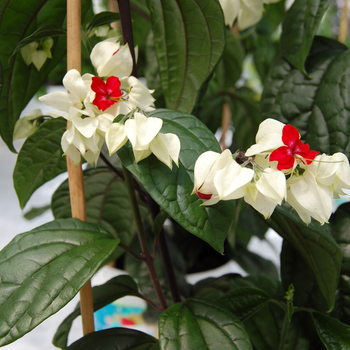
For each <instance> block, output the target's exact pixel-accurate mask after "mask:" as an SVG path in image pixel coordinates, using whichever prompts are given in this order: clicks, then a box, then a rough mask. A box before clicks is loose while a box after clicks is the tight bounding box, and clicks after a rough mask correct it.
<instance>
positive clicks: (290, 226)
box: [267, 206, 342, 310]
mask: <svg viewBox="0 0 350 350" xmlns="http://www.w3.org/2000/svg"><path fill="white" fill-rule="evenodd" d="M267 223H268V224H269V225H270V227H271V228H273V229H274V230H275V231H276V232H277V233H278V234H279V235H280V236H282V237H283V238H284V239H286V240H288V242H290V243H291V244H292V245H293V246H294V248H295V249H296V250H297V251H298V252H299V254H300V255H301V256H302V258H303V259H304V261H305V262H306V263H307V265H308V266H309V267H310V268H311V270H312V272H313V274H314V276H315V278H316V281H317V284H318V286H319V288H320V290H321V293H322V295H323V296H324V298H325V299H326V302H327V305H328V309H329V310H332V309H333V306H334V301H335V292H336V288H337V284H338V277H339V272H340V266H341V261H342V252H341V249H340V248H339V246H338V245H337V243H336V242H335V241H334V239H333V237H332V234H331V232H330V231H329V228H328V227H327V225H323V226H320V225H319V224H318V223H316V222H314V221H312V222H311V223H310V224H309V225H306V224H305V223H303V222H302V221H301V220H300V218H299V217H298V214H297V213H296V212H295V211H294V210H291V208H287V207H285V206H278V207H276V210H275V212H274V213H273V215H272V217H271V218H270V219H268V220H267Z"/></svg>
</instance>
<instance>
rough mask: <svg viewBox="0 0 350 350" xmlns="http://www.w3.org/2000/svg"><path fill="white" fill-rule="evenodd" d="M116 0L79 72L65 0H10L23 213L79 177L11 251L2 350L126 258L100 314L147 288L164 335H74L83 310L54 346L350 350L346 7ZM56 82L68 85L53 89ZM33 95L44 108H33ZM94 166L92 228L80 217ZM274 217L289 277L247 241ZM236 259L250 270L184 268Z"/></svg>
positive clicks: (9, 84)
mask: <svg viewBox="0 0 350 350" xmlns="http://www.w3.org/2000/svg"><path fill="white" fill-rule="evenodd" d="M113 1H114V0H111V1H110V2H111V4H112V3H113ZM73 3H75V4H77V3H79V2H78V1H75V2H74V1H73ZM118 3H119V13H118V14H117V13H114V12H108V11H103V12H101V13H97V14H94V13H93V11H92V3H91V1H89V0H82V2H81V15H82V16H81V18H82V19H83V21H82V24H81V30H82V32H81V33H82V43H83V46H82V63H83V64H82V69H81V72H80V71H79V68H77V67H73V68H72V69H69V70H68V71H67V72H66V73H63V72H64V71H65V68H64V66H65V61H64V57H65V55H66V53H67V50H66V34H67V33H68V42H70V35H71V33H72V27H71V25H72V21H71V20H67V21H66V15H68V17H69V16H71V15H72V14H71V13H70V11H71V6H70V5H71V2H70V0H69V1H68V6H67V8H66V6H65V5H66V4H65V0H50V1H47V0H27V1H26V3H25V4H23V2H21V1H19V0H6V1H5V2H4V6H0V13H1V14H0V18H1V19H2V20H1V24H0V38H1V40H0V63H1V70H0V74H1V82H2V83H1V95H0V133H1V136H2V139H3V140H4V142H5V143H6V144H7V146H8V148H9V149H10V150H11V151H15V149H14V146H13V140H14V139H17V138H24V137H26V138H27V139H26V140H25V142H24V144H23V147H22V148H21V150H20V152H19V154H18V159H17V163H16V166H15V169H14V174H13V179H14V187H15V190H16V192H17V195H18V198H19V202H20V206H21V208H24V206H25V205H26V203H27V202H28V200H29V198H30V197H31V195H32V194H33V193H34V191H35V190H36V189H37V188H39V187H40V186H42V185H43V184H44V183H46V182H47V181H49V180H51V179H53V178H54V177H56V176H57V175H58V174H61V173H63V172H65V171H66V170H67V166H66V158H68V159H70V160H71V161H72V163H73V164H74V165H73V168H72V169H73V170H69V179H70V180H69V181H70V182H69V186H68V182H67V181H65V182H64V183H62V185H61V186H60V187H59V188H58V189H57V190H56V192H55V193H54V195H53V197H52V202H51V209H52V212H53V215H54V217H55V220H54V221H52V222H49V223H47V224H45V225H43V226H40V227H38V228H36V229H34V230H31V231H29V232H25V233H22V234H20V235H18V236H17V237H16V238H15V239H14V240H13V241H11V242H10V243H9V244H8V245H7V246H6V247H5V248H4V249H3V250H2V251H1V252H0V277H1V278H0V345H7V344H9V343H11V342H13V341H15V340H17V339H18V338H20V337H22V336H23V335H24V334H26V333H27V332H29V331H31V330H32V329H33V328H35V327H36V326H37V325H38V324H40V323H41V322H42V321H44V320H45V319H46V318H48V317H49V316H51V315H52V314H54V313H55V312H57V311H58V310H59V309H61V308H62V307H63V306H64V305H66V304H67V303H68V302H69V301H70V300H71V299H72V298H73V297H74V296H75V295H76V294H77V293H78V292H79V291H80V290H81V289H82V288H83V286H84V285H85V284H86V283H87V282H88V281H89V280H90V278H91V277H92V276H93V275H94V274H95V273H96V271H97V270H98V269H99V268H100V267H101V266H103V265H104V264H106V263H108V262H113V261H114V262H115V261H117V264H118V266H119V267H120V266H122V268H123V269H124V270H125V271H126V273H127V274H126V275H125V274H124V275H122V276H119V277H117V278H114V279H113V280H111V281H108V282H106V284H105V285H103V286H100V287H96V288H95V289H94V290H93V300H91V302H93V303H94V308H95V309H96V310H97V309H100V308H102V307H104V306H106V305H107V304H109V303H111V302H112V301H114V300H116V299H118V298H121V297H123V296H126V295H133V296H137V297H139V298H142V299H144V300H145V301H146V302H147V303H148V305H149V307H150V309H153V310H155V313H154V312H153V314H155V316H154V321H157V322H158V337H157V338H154V337H152V336H150V335H147V334H144V333H142V332H139V331H136V330H130V329H125V328H114V329H109V330H103V331H98V332H93V333H91V334H87V335H84V336H83V337H82V338H81V339H80V340H78V341H77V342H75V343H74V344H71V345H69V346H68V344H67V337H68V332H69V329H70V326H71V323H72V321H73V320H74V319H75V318H76V317H77V316H78V315H79V314H80V311H79V309H77V310H76V311H75V312H73V313H72V314H71V315H70V316H69V317H68V318H67V319H66V320H65V321H63V323H62V324H61V325H60V327H59V328H58V330H57V332H56V334H55V336H54V339H53V343H54V345H55V346H57V347H60V348H62V349H65V348H67V347H68V349H72V350H73V349H97V348H98V349H111V348H116V347H118V349H125V350H126V349H165V350H170V349H178V350H180V349H181V350H184V349H189V350H192V349H193V350H197V349H216V350H217V349H240V350H245V349H258V350H265V349H271V350H276V349H279V350H282V349H298V350H299V349H301V350H303V349H348V348H350V335H349V334H350V329H349V326H348V325H349V324H350V313H349V307H350V304H349V286H350V285H349V276H350V270H349V268H348V265H349V264H348V254H347V251H348V250H349V244H350V232H349V227H350V226H349V224H350V216H349V215H350V207H349V205H348V204H347V203H345V204H342V205H340V206H339V207H338V208H337V209H336V210H335V208H334V207H335V206H334V204H335V203H336V201H335V199H337V198H338V202H339V200H340V199H339V198H342V196H343V195H345V194H346V193H347V192H346V191H348V190H350V167H349V161H348V157H349V154H350V151H349V150H350V148H349V144H350V142H349V135H350V123H349V121H350V104H349V99H348V96H349V91H350V80H349V79H348V76H349V67H350V54H349V51H348V49H347V46H346V44H347V41H345V44H343V43H340V42H339V41H337V40H336V39H335V38H333V37H332V35H333V32H334V31H333V28H332V25H333V23H335V21H336V14H337V11H338V10H339V11H340V10H342V9H338V8H337V7H336V5H334V4H332V3H331V2H330V1H327V0H321V1H318V2H316V1H314V2H311V3H310V2H309V1H308V2H307V1H306V0H295V2H294V3H293V5H292V6H291V7H290V8H289V9H288V10H286V7H285V3H284V1H282V0H281V1H278V2H275V1H262V0H253V1H250V2H248V1H246V0H225V1H224V0H220V1H217V0H210V1H209V0H130V1H129V0H118ZM101 6H103V5H101ZM130 8H131V11H130ZM344 9H346V6H345V5H344ZM67 11H68V14H67ZM344 11H345V10H344ZM344 13H345V12H344ZM324 15H325V20H324V21H323V22H321V19H322V17H323V16H324ZM73 23H75V24H76V23H77V22H76V21H75V22H74V21H73ZM111 23H112V26H110V24H111ZM131 23H132V26H131ZM281 24H283V25H282V26H281ZM281 28H282V29H281ZM318 29H319V30H320V32H322V33H323V34H326V35H327V37H326V36H323V37H320V36H315V34H316V32H317V30H318ZM339 31H340V33H339V38H342V39H341V40H342V41H344V40H345V39H346V35H345V37H344V33H345V32H344V29H343V25H341V26H340V29H339ZM77 32H79V31H76V33H77ZM75 46H76V47H80V40H79V42H78V43H77V44H75ZM135 47H137V50H135ZM73 48H74V45H73ZM71 50H72V46H70V45H69V44H68V66H70V57H72V56H71V55H72V53H71ZM135 51H136V55H135ZM135 57H136V58H137V60H136V58H135ZM79 59H80V57H79ZM136 62H137V64H136ZM71 67H72V66H71ZM136 68H137V69H136ZM137 71H138V72H139V76H137V73H136V72H137ZM243 71H244V73H243V74H242V72H243ZM247 76H250V77H249V78H247ZM141 77H142V78H141ZM62 78H63V85H64V88H65V89H66V91H65V92H63V91H62V90H61V91H56V92H50V93H47V94H45V93H42V92H41V91H43V87H45V86H46V85H47V84H49V83H50V82H54V83H56V84H59V83H60V82H61V80H62ZM38 90H39V95H40V96H41V97H39V100H40V101H41V102H43V103H44V104H45V105H47V106H49V107H51V109H50V111H49V112H47V113H45V115H43V114H42V112H41V111H40V110H35V111H32V112H31V113H30V114H28V115H26V116H22V117H21V118H20V119H19V116H20V114H21V112H22V110H23V109H24V107H25V106H26V105H27V103H28V102H29V101H30V100H31V98H32V97H33V96H34V95H35V94H36V93H37V91H38ZM67 121H68V124H67ZM215 134H216V135H221V136H220V137H221V139H220V143H219V142H218V141H217V138H216V137H215ZM230 135H233V136H232V137H231V136H230ZM62 155H63V157H62ZM81 161H82V162H87V163H88V164H89V165H88V166H87V167H84V169H85V170H84V171H83V177H82V179H81V180H83V181H84V186H85V199H86V200H85V203H86V204H85V205H86V214H87V218H86V222H84V221H80V220H79V219H78V218H76V216H74V214H73V216H74V217H75V218H71V207H72V208H74V207H75V204H74V201H72V204H70V196H71V197H72V196H73V194H72V192H74V191H75V185H73V182H72V181H71V171H74V168H75V169H80V167H81V165H80V163H81ZM68 168H69V167H68ZM69 187H70V188H69ZM69 191H70V192H69ZM69 193H71V194H69ZM338 204H339V203H338ZM166 220H167V221H166ZM165 221H166V222H167V225H166V226H165V227H163V224H164V222H165ZM268 228H272V229H274V230H275V231H276V232H277V233H278V234H279V235H281V236H282V238H283V247H282V251H281V270H280V272H279V273H278V271H277V269H276V267H275V266H274V265H273V263H271V262H270V261H268V260H266V259H264V258H262V257H261V256H259V255H256V254H254V253H252V252H250V251H249V250H248V249H247V246H248V243H249V241H250V239H251V238H252V237H253V236H258V237H259V238H261V239H263V238H264V235H265V233H266V231H267V229H268ZM229 260H235V261H236V262H237V263H238V264H239V265H240V266H241V267H242V268H243V269H244V270H245V271H246V275H245V276H240V275H239V274H227V275H223V276H218V277H215V278H209V279H204V280H202V281H200V282H198V283H196V284H195V285H191V284H189V283H188V282H187V280H186V278H185V276H186V274H188V273H191V272H199V271H204V270H208V269H213V268H215V267H218V266H220V265H222V264H224V263H226V262H228V261H229ZM84 288H85V287H84ZM81 295H82V313H83V319H85V317H86V316H85V315H86V312H87V311H86V310H85V306H84V304H85V301H84V302H83V300H85V299H83V294H81ZM84 298H85V297H84ZM90 316H91V315H90ZM84 332H85V331H84ZM85 333H88V332H85Z"/></svg>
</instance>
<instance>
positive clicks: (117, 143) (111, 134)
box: [105, 123, 128, 155]
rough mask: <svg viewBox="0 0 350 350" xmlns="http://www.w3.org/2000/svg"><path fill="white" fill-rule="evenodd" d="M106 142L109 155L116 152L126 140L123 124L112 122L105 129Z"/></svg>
mask: <svg viewBox="0 0 350 350" xmlns="http://www.w3.org/2000/svg"><path fill="white" fill-rule="evenodd" d="M105 139H106V144H107V147H108V150H109V155H112V154H113V153H115V152H117V151H118V150H119V149H120V148H121V147H123V146H124V145H125V143H126V142H127V141H128V137H127V136H126V132H125V126H124V125H122V124H119V123H113V124H112V125H111V126H110V127H109V128H108V130H107V132H106V135H105Z"/></svg>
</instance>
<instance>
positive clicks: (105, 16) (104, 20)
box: [87, 11, 120, 32]
mask: <svg viewBox="0 0 350 350" xmlns="http://www.w3.org/2000/svg"><path fill="white" fill-rule="evenodd" d="M119 19H120V16H119V13H116V12H109V11H103V12H99V13H97V14H96V15H95V17H94V18H93V20H92V21H91V22H90V23H89V25H88V27H87V30H88V32H90V31H91V30H92V29H94V28H96V27H101V26H105V25H109V24H110V23H112V22H116V21H119Z"/></svg>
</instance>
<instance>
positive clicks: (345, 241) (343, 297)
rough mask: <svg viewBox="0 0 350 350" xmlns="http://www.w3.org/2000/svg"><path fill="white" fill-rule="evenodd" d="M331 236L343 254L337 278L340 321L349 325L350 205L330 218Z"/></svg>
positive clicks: (346, 205) (343, 206)
mask: <svg viewBox="0 0 350 350" xmlns="http://www.w3.org/2000/svg"><path fill="white" fill-rule="evenodd" d="M330 222H331V227H332V231H333V236H334V238H335V240H336V241H337V243H338V244H339V246H340V248H341V250H342V252H343V261H342V265H341V270H340V277H339V286H338V287H339V289H340V303H341V311H342V314H341V315H340V320H341V321H342V322H345V323H347V324H349V323H350V203H345V204H343V205H341V206H340V207H339V208H338V209H337V211H336V212H335V213H334V214H333V215H332V216H331V220H330Z"/></svg>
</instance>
